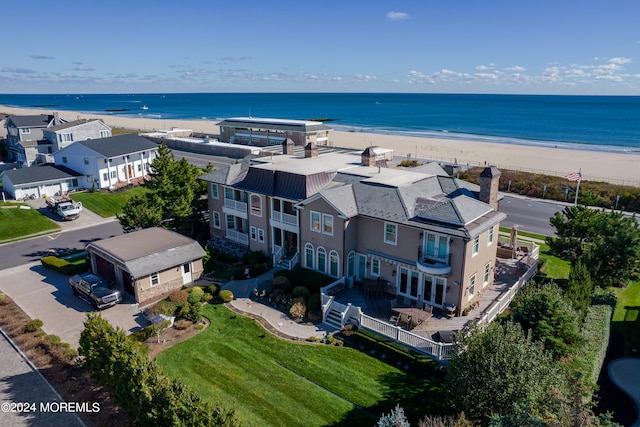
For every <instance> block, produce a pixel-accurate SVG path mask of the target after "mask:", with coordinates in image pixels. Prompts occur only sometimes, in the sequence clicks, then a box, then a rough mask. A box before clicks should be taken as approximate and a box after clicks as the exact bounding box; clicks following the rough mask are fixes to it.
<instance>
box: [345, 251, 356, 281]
mask: <svg viewBox="0 0 640 427" xmlns="http://www.w3.org/2000/svg"><path fill="white" fill-rule="evenodd" d="M355 275H356V253H355V252H354V251H351V252H349V255H347V277H353V276H355Z"/></svg>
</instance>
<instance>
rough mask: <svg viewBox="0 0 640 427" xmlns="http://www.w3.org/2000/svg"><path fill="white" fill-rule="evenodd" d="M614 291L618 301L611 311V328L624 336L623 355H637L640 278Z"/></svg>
mask: <svg viewBox="0 0 640 427" xmlns="http://www.w3.org/2000/svg"><path fill="white" fill-rule="evenodd" d="M616 293H617V294H618V302H617V303H616V308H615V311H614V312H613V320H612V325H613V328H614V329H615V330H617V331H618V332H620V333H622V334H623V335H624V337H625V340H624V341H625V342H624V352H625V355H627V356H633V357H638V356H640V280H638V281H635V282H633V283H631V284H630V285H629V286H627V287H626V288H621V289H616ZM634 349H635V351H634Z"/></svg>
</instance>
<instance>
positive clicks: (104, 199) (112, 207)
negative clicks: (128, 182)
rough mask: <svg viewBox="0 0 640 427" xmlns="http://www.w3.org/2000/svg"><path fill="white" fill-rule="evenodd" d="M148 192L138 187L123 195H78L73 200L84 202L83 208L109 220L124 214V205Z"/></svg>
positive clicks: (73, 196)
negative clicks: (134, 197)
mask: <svg viewBox="0 0 640 427" xmlns="http://www.w3.org/2000/svg"><path fill="white" fill-rule="evenodd" d="M147 191H148V190H147V189H146V188H144V187H136V188H132V189H131V190H127V191H123V192H122V193H113V194H108V193H101V192H94V193H90V192H87V193H76V194H73V195H72V196H71V198H72V199H73V200H75V201H77V202H82V206H83V207H84V208H86V209H89V210H90V211H92V212H95V213H97V214H98V215H100V216H101V217H103V218H109V217H112V216H115V215H116V214H119V213H122V207H123V206H124V204H125V203H126V202H127V200H129V199H130V198H132V197H133V196H136V195H143V194H144V193H146V192H147Z"/></svg>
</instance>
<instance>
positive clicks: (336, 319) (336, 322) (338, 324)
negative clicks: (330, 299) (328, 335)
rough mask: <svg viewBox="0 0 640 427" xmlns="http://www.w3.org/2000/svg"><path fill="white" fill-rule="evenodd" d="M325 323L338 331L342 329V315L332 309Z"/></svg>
mask: <svg viewBox="0 0 640 427" xmlns="http://www.w3.org/2000/svg"><path fill="white" fill-rule="evenodd" d="M324 323H326V324H327V325H329V326H332V327H334V328H336V329H338V330H340V329H342V313H341V312H340V311H338V310H336V309H334V308H333V307H332V308H330V309H329V313H327V318H326V320H325V321H324Z"/></svg>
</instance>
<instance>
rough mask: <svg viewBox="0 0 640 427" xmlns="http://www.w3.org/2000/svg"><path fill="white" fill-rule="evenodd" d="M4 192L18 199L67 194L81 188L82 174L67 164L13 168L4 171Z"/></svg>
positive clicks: (1, 175)
mask: <svg viewBox="0 0 640 427" xmlns="http://www.w3.org/2000/svg"><path fill="white" fill-rule="evenodd" d="M0 177H1V178H2V186H3V187H4V192H5V193H6V194H7V195H8V196H9V197H12V198H14V199H16V200H22V199H25V198H29V197H33V198H41V197H49V196H59V195H62V194H67V193H68V192H69V191H74V190H78V189H79V188H81V187H80V186H79V185H78V183H79V179H80V177H82V175H81V174H79V173H78V172H75V171H73V170H71V169H69V168H68V167H66V166H55V165H51V164H47V165H43V166H37V167H31V168H22V169H12V170H7V171H4V172H2V174H0Z"/></svg>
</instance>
